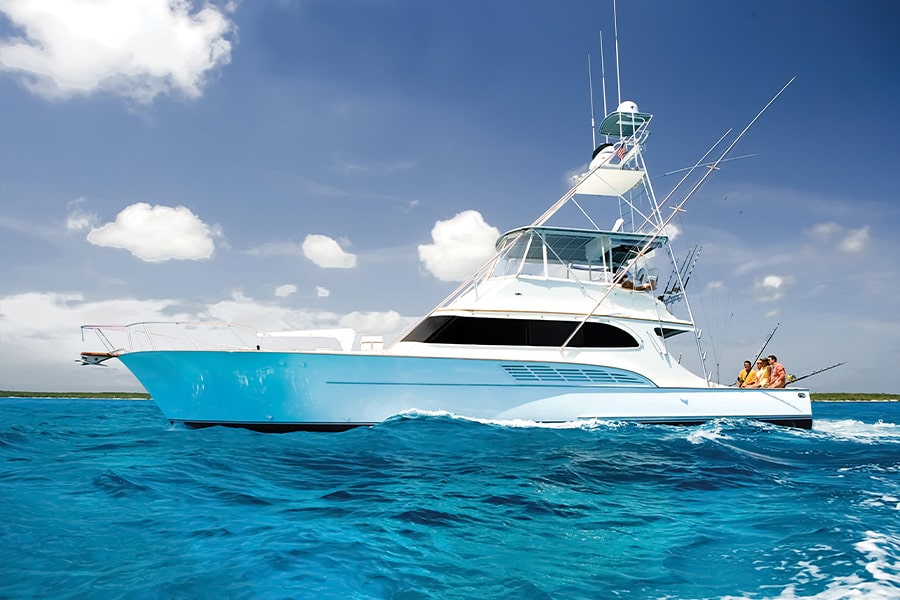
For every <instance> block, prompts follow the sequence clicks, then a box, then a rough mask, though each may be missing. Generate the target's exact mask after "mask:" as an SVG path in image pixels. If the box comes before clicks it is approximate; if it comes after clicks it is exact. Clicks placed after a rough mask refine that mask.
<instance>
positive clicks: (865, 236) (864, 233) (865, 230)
mask: <svg viewBox="0 0 900 600" xmlns="http://www.w3.org/2000/svg"><path fill="white" fill-rule="evenodd" d="M868 243H869V227H868V226H866V227H862V228H860V229H852V230H850V233H849V234H847V237H845V238H844V239H843V240H841V243H840V249H841V250H843V251H844V252H852V253H856V252H860V251H861V250H863V249H864V248H865V247H866V245H867V244H868Z"/></svg>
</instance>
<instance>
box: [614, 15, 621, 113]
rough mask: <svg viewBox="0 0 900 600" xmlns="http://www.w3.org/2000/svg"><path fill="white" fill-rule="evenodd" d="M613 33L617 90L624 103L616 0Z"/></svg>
mask: <svg viewBox="0 0 900 600" xmlns="http://www.w3.org/2000/svg"><path fill="white" fill-rule="evenodd" d="M613 33H614V34H615V38H616V92H617V93H618V96H619V104H622V81H621V79H620V78H619V22H618V17H617V16H616V0H613Z"/></svg>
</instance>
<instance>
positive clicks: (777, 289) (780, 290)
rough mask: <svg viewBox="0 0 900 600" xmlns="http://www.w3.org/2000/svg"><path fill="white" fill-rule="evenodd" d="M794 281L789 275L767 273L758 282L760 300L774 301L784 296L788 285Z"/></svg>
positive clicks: (757, 289)
mask: <svg viewBox="0 0 900 600" xmlns="http://www.w3.org/2000/svg"><path fill="white" fill-rule="evenodd" d="M792 282H793V277H791V276H789V275H766V276H765V277H763V278H762V279H760V280H758V281H757V282H756V291H757V295H758V296H757V297H758V300H759V301H761V302H774V301H776V300H778V299H780V298H782V297H783V296H784V294H785V290H786V289H787V287H788V285H789V284H790V283H792Z"/></svg>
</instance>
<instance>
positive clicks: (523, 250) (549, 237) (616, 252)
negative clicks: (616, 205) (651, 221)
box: [494, 226, 668, 281]
mask: <svg viewBox="0 0 900 600" xmlns="http://www.w3.org/2000/svg"><path fill="white" fill-rule="evenodd" d="M667 243H668V238H667V237H666V236H662V235H660V236H656V237H653V235H652V234H649V233H621V232H612V231H596V230H590V229H570V228H560V227H533V226H529V227H520V228H518V229H513V230H512V231H509V232H507V233H505V234H504V235H503V236H501V237H500V239H499V240H497V249H498V250H501V249H503V248H506V247H507V246H509V247H508V248H507V249H506V250H505V251H502V252H501V254H500V259H499V260H498V262H497V265H496V266H495V269H494V275H512V274H526V275H538V276H554V272H555V271H556V270H557V268H558V267H559V266H562V267H565V268H566V269H576V270H582V271H584V270H587V271H590V272H595V273H596V275H597V276H596V277H592V278H591V279H592V280H594V281H597V280H608V277H609V274H613V273H616V272H617V271H618V270H619V269H620V268H622V267H623V266H625V267H626V268H627V267H628V266H629V265H630V264H631V263H632V261H633V260H634V259H635V258H636V257H637V256H638V255H639V254H640V253H641V251H644V252H645V253H647V252H649V251H651V250H655V249H657V248H661V247H662V246H664V245H665V244H667Z"/></svg>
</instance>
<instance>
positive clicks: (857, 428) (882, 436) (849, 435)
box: [813, 419, 900, 443]
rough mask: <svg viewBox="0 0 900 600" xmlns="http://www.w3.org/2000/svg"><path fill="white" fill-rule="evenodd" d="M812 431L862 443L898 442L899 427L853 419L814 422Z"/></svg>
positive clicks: (880, 422)
mask: <svg viewBox="0 0 900 600" xmlns="http://www.w3.org/2000/svg"><path fill="white" fill-rule="evenodd" d="M813 431H814V432H817V433H823V434H826V435H829V436H831V437H835V438H841V439H849V440H853V441H857V442H864V443H883V442H893V441H897V442H900V426H898V425H897V424H896V423H884V422H882V421H879V422H878V423H864V422H862V421H857V420H855V419H843V420H835V421H831V420H815V421H813Z"/></svg>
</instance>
